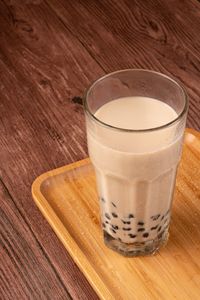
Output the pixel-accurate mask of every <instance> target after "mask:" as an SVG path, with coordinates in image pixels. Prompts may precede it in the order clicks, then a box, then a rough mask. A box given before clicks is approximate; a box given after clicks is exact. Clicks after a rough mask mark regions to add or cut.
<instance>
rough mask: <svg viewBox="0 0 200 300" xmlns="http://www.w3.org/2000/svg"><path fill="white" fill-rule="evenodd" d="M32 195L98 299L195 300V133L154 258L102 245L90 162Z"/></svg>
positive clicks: (198, 216)
mask: <svg viewBox="0 0 200 300" xmlns="http://www.w3.org/2000/svg"><path fill="white" fill-rule="evenodd" d="M32 194H33V198H34V200H35V202H36V204H37V206H38V207H39V209H40V211H41V212H42V214H43V215H44V217H45V218H46V219H47V220H48V222H49V224H50V225H51V227H52V228H53V230H54V231H55V233H56V234H57V236H58V237H59V239H60V240H61V242H62V243H63V245H64V246H65V248H66V249H67V250H68V252H69V253H70V255H71V256H72V258H73V260H74V261H75V262H76V264H77V265H78V266H79V268H80V269H81V270H82V272H83V273H84V274H85V276H86V277H87V279H88V281H89V282H90V283H91V285H92V286H93V288H94V289H95V291H96V292H97V294H98V295H99V297H100V298H101V299H106V300H108V299H122V300H129V299H130V300H134V299H139V300H141V299H144V300H146V299H147V300H148V299H152V300H156V299H159V300H164V299H167V300H172V299H181V300H184V299H193V300H195V299H197V300H199V299H200V133H198V132H196V131H195V130H192V129H187V130H186V134H185V143H184V150H183V156H182V160H181V163H180V167H179V171H178V177H177V182H176V192H175V199H174V202H173V211H172V221H171V226H170V237H169V241H168V243H167V245H166V246H165V247H163V248H161V249H160V251H159V252H158V253H157V254H156V255H154V256H147V257H137V258H125V257H123V256H121V255H119V254H117V253H115V252H113V251H112V250H110V249H108V248H107V247H106V246H105V245H104V243H103V238H102V232H101V228H100V219H99V205H98V199H97V193H96V187H95V176H94V170H93V168H92V166H91V163H90V161H89V159H85V160H82V161H79V162H76V163H73V164H71V165H68V166H65V167H62V168H59V169H56V170H53V171H50V172H47V173H45V174H43V175H41V176H40V177H38V178H37V179H36V180H35V182H34V183H33V186H32Z"/></svg>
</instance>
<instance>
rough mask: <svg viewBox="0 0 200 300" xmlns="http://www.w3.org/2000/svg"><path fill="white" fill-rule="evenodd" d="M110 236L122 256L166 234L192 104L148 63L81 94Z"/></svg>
mask: <svg viewBox="0 0 200 300" xmlns="http://www.w3.org/2000/svg"><path fill="white" fill-rule="evenodd" d="M84 109H85V116H86V127H87V141H88V150H89V156H90V159H91V161H92V164H93V165H94V168H95V173H96V180H97V190H98V195H99V202H100V209H101V222H102V230H103V235H104V242H105V244H106V245H107V246H108V247H110V248H112V249H113V250H115V251H117V252H119V253H121V254H123V255H125V256H138V255H147V254H152V253H154V252H155V251H156V250H158V249H159V248H160V246H161V245H162V244H163V243H164V242H166V241H167V238H168V229H169V223H170V215H171V205H172V199H173V191H174V186H175V181H176V171H177V166H178V163H179V161H180V157H181V150H182V141H183V134H184V129H185V123H186V115H187V110H188V101H187V96H186V93H185V91H184V89H183V88H182V87H181V86H180V85H179V84H178V83H177V82H176V81H174V80H173V79H171V78H169V77H167V76H165V75H163V74H160V73H157V72H153V71H148V70H139V69H128V70H121V71H117V72H114V73H111V74H108V75H106V76H104V77H102V78H100V79H98V80H97V81H96V82H94V83H93V84H92V85H91V86H90V87H89V89H88V90H87V92H86V95H85V99H84Z"/></svg>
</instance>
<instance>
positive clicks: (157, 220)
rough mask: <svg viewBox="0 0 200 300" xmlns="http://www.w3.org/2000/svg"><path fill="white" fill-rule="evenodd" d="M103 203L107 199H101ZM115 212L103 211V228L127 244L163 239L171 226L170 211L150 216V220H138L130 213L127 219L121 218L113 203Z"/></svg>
mask: <svg viewBox="0 0 200 300" xmlns="http://www.w3.org/2000/svg"><path fill="white" fill-rule="evenodd" d="M101 201H102V202H103V203H105V199H104V198H103V197H101ZM111 205H112V207H113V210H112V211H111V212H105V210H104V209H102V211H103V216H102V220H103V222H102V227H103V230H104V231H106V232H107V233H108V234H110V235H111V236H112V237H113V238H116V239H118V240H119V241H122V242H126V243H134V242H137V241H140V242H141V241H148V240H151V239H155V238H158V239H161V238H162V235H163V234H164V232H165V230H166V229H167V228H168V226H169V210H167V211H166V212H165V213H164V214H160V213H158V214H155V215H150V216H149V219H148V220H147V219H145V221H146V224H147V225H146V224H145V221H144V220H137V216H135V215H134V213H129V214H128V215H127V216H126V217H123V218H120V216H119V215H118V213H117V212H116V211H117V207H116V204H115V203H113V202H112V203H111Z"/></svg>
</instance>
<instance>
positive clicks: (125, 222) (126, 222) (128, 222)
mask: <svg viewBox="0 0 200 300" xmlns="http://www.w3.org/2000/svg"><path fill="white" fill-rule="evenodd" d="M122 223H123V224H128V225H130V224H131V222H130V221H124V220H122Z"/></svg>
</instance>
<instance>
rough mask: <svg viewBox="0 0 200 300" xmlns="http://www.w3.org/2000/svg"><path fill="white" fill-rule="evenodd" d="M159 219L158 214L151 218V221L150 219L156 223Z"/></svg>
mask: <svg viewBox="0 0 200 300" xmlns="http://www.w3.org/2000/svg"><path fill="white" fill-rule="evenodd" d="M159 218H160V214H157V215H155V216H152V217H151V219H152V220H153V221H156V220H158V219H159Z"/></svg>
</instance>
